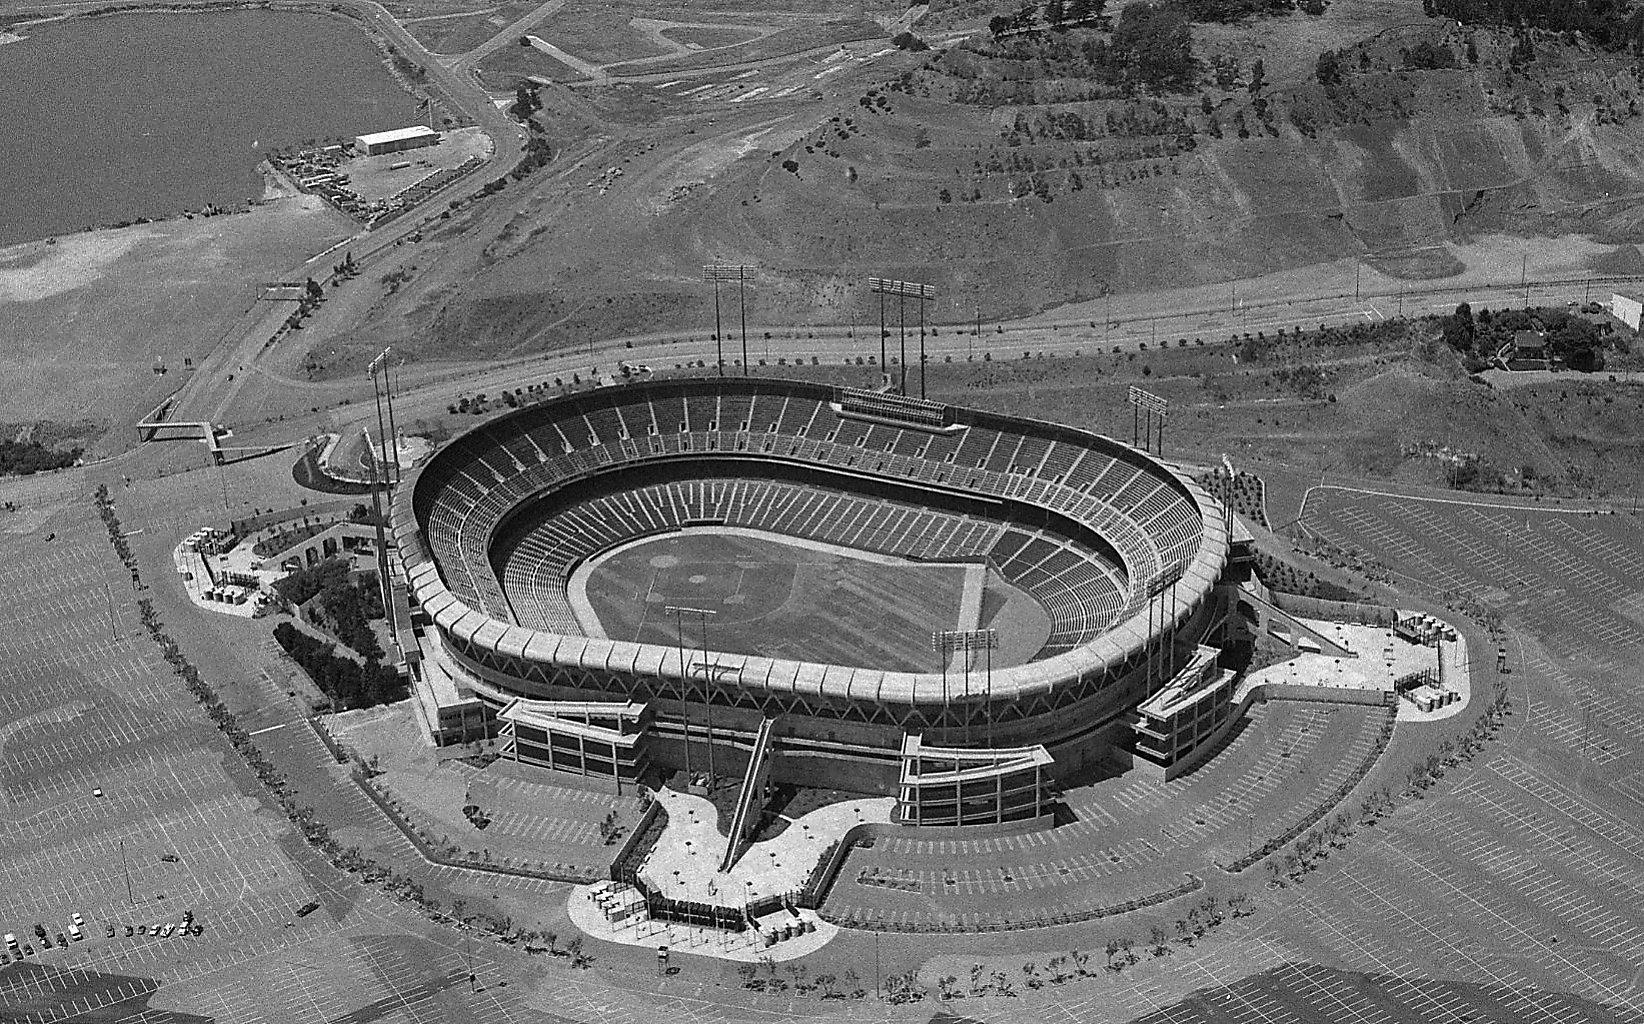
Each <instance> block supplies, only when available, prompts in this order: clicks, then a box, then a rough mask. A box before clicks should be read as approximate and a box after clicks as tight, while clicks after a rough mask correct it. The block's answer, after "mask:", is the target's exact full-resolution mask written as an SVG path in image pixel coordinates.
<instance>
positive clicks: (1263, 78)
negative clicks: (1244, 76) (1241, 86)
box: [1250, 57, 1267, 95]
mask: <svg viewBox="0 0 1644 1024" xmlns="http://www.w3.org/2000/svg"><path fill="white" fill-rule="evenodd" d="M1266 84H1267V65H1266V64H1263V63H1262V59H1261V58H1260V57H1257V58H1256V63H1254V64H1252V65H1250V93H1251V95H1255V94H1256V93H1258V92H1261V91H1262V86H1264V85H1266Z"/></svg>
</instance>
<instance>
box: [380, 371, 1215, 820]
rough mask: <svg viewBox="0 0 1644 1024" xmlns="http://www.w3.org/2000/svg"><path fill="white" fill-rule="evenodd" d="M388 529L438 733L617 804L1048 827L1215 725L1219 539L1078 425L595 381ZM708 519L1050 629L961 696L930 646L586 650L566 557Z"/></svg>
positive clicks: (418, 496)
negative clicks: (684, 796)
mask: <svg viewBox="0 0 1644 1024" xmlns="http://www.w3.org/2000/svg"><path fill="white" fill-rule="evenodd" d="M393 527H394V534H395V538H396V544H397V550H398V554H399V559H400V568H402V569H403V583H404V586H405V590H406V593H407V596H408V598H409V603H410V610H411V615H410V619H409V621H410V622H411V623H413V625H412V626H411V627H410V628H409V629H408V630H407V632H406V633H405V634H403V635H402V644H401V646H402V647H404V648H405V649H406V650H407V652H408V655H410V656H409V658H408V660H409V662H410V667H411V671H412V674H413V679H414V681H415V683H416V692H417V695H418V707H419V708H420V709H421V712H422V716H421V717H422V721H423V723H424V727H425V731H426V732H427V734H428V736H429V737H430V739H431V740H432V741H433V742H435V743H437V744H442V745H443V744H462V743H469V742H472V741H474V740H476V739H480V738H482V737H483V738H485V739H487V740H491V741H494V742H495V743H496V744H497V748H498V749H499V751H500V752H501V755H502V756H504V757H509V758H513V759H516V760H518V761H520V762H522V763H529V764H535V765H540V766H542V767H543V768H545V769H548V770H554V771H561V772H570V773H573V774H578V775H586V776H589V777H592V778H595V779H606V780H609V781H610V782H611V783H614V784H615V785H617V786H618V787H619V788H621V787H623V786H626V785H629V784H633V783H635V782H637V781H639V780H641V779H644V778H646V777H647V775H652V776H653V777H654V773H656V772H667V771H672V770H676V769H682V768H683V769H688V770H690V771H691V772H693V773H700V772H702V771H704V770H705V769H707V768H708V767H709V765H710V763H712V766H713V772H714V773H715V774H716V775H717V776H719V777H735V776H738V775H740V776H742V777H743V780H744V783H743V790H744V799H746V798H747V796H748V794H749V793H750V792H751V791H753V790H754V789H756V788H760V787H762V786H763V785H764V784H765V783H766V782H767V781H771V782H794V783H800V784H804V785H811V786H829V787H836V788H840V789H844V790H848V791H854V792H868V793H887V794H895V795H896V796H897V798H898V813H899V816H900V819H901V820H902V821H904V822H906V823H909V824H919V825H953V824H967V825H968V824H1000V823H1007V822H1021V821H1024V820H1044V818H1045V815H1046V814H1047V813H1048V811H1049V800H1050V797H1049V794H1050V793H1051V792H1052V787H1053V786H1054V784H1055V783H1056V782H1057V780H1061V779H1066V778H1069V777H1073V776H1077V775H1079V774H1080V773H1082V772H1086V771H1088V770H1090V769H1093V768H1095V767H1096V766H1098V765H1102V764H1112V763H1114V762H1118V763H1120V764H1125V765H1129V764H1132V763H1134V764H1135V765H1138V766H1140V767H1143V768H1146V769H1148V770H1151V771H1155V772H1159V773H1164V774H1166V775H1169V774H1173V773H1175V772H1178V771H1180V770H1182V769H1183V768H1185V767H1187V766H1188V765H1190V764H1192V763H1194V762H1195V761H1196V760H1198V759H1200V758H1202V757H1203V756H1204V755H1205V753H1206V752H1207V751H1208V750H1210V749H1211V748H1212V747H1213V746H1214V744H1215V743H1216V742H1218V741H1219V739H1220V738H1221V737H1222V736H1223V735H1224V734H1225V733H1226V731H1227V728H1228V727H1229V726H1230V725H1231V721H1230V720H1229V719H1230V714H1229V712H1230V707H1229V702H1228V700H1227V695H1228V693H1229V692H1230V691H1231V687H1230V686H1229V685H1227V684H1228V682H1229V680H1230V679H1231V673H1230V672H1228V671H1227V670H1226V669H1225V668H1223V667H1221V665H1220V660H1221V659H1220V657H1219V653H1220V649H1221V648H1222V647H1223V646H1225V644H1226V642H1227V635H1226V634H1227V629H1228V623H1229V616H1230V613H1231V611H1232V606H1233V604H1234V590H1235V588H1236V582H1235V578H1236V576H1237V575H1238V573H1239V572H1240V571H1242V570H1241V569H1239V568H1237V567H1236V565H1235V563H1239V562H1241V561H1242V558H1241V554H1240V546H1239V545H1238V544H1236V543H1235V542H1234V541H1233V533H1234V524H1233V519H1232V517H1231V516H1230V514H1229V513H1228V511H1227V510H1226V509H1225V508H1224V507H1223V506H1222V505H1221V504H1220V503H1219V502H1216V501H1215V500H1213V499H1212V498H1211V497H1210V496H1209V495H1208V494H1207V493H1206V492H1205V491H1204V490H1203V489H1202V488H1201V487H1199V486H1198V485H1197V484H1196V483H1194V482H1193V481H1192V480H1191V479H1189V478H1188V477H1186V476H1185V475H1183V474H1182V473H1181V472H1179V471H1178V470H1177V469H1175V468H1173V467H1172V466H1170V465H1168V464H1166V463H1165V462H1163V461H1162V460H1160V459H1157V458H1155V457H1153V456H1151V455H1149V454H1147V453H1145V452H1143V451H1140V450H1138V449H1136V448H1134V447H1131V446H1129V445H1125V444H1122V443H1120V442H1117V441H1114V440H1112V439H1110V438H1107V437H1102V436H1099V435H1096V434H1092V433H1089V432H1085V431H1080V430H1075V429H1072V428H1068V427H1063V426H1057V425H1052V424H1048V423H1042V422H1037V421H1031V420H1024V419H1017V418H1011V417H1005V416H999V415H994V414H991V413H984V412H979V411H975V410H970V409H963V408H957V407H952V406H945V405H940V404H937V403H934V402H926V401H921V400H917V399H911V398H905V397H901V396H897V395H892V394H885V393H880V392H870V391H858V390H854V389H839V388H831V387H827V386H823V385H817V384H810V383H802V382H795V381H782V380H764V379H748V378H706V379H681V380H669V381H655V382H648V383H639V384H631V385H625V386H620V387H609V388H601V389H596V390H593V391H589V392H583V393H579V394H576V395H572V396H567V397H563V398H559V399H555V400H551V401H547V402H542V403H538V404H534V405H531V406H528V407H525V408H522V409H520V410H517V411H514V412H510V413H508V414H506V415H503V416H500V417H498V418H496V419H493V420H491V421H489V422H487V423H485V424H483V425H482V426H479V427H477V428H475V429H473V430H471V431H469V432H467V433H465V434H463V435H461V436H459V437H458V438H456V439H454V440H453V441H452V442H450V443H449V444H447V445H446V446H445V447H444V448H442V449H441V450H440V451H439V452H438V453H436V454H435V455H434V457H433V458H432V459H430V460H429V461H428V462H427V463H426V464H424V465H423V466H422V467H420V468H419V469H418V470H416V471H415V472H414V473H412V474H410V475H408V477H407V478H406V480H405V481H404V483H403V484H402V486H401V487H400V489H399V491H398V492H397V494H396V495H395V498H394V502H393ZM714 527H739V528H743V529H753V530H761V531H767V532H771V533H776V534H786V535H789V536H794V537H800V538H805V539H810V540H815V541H827V542H830V543H835V544H841V545H844V546H848V547H854V548H857V549H861V550H867V551H872V552H876V553H878V554H880V555H890V556H900V557H902V558H906V559H910V560H919V561H938V562H973V563H974V562H985V563H986V564H987V565H988V566H989V568H990V570H991V571H992V572H994V573H996V574H997V575H998V576H999V577H1002V578H1003V579H1005V580H1007V581H1009V582H1010V583H1011V584H1012V585H1014V586H1015V587H1017V588H1019V589H1020V590H1023V591H1026V592H1027V593H1028V594H1029V595H1031V596H1032V597H1033V598H1034V600H1035V601H1036V602H1038V604H1039V605H1040V606H1041V607H1042V608H1043V609H1044V610H1045V612H1046V613H1047V616H1048V618H1049V623H1050V625H1049V635H1048V637H1047V639H1046V641H1045V643H1044V644H1043V646H1042V647H1040V648H1039V649H1038V650H1037V652H1035V653H1034V655H1033V656H1032V657H1029V658H1028V659H1027V660H1025V661H1023V662H1021V663H1019V664H1014V665H1009V666H1005V667H995V668H993V669H992V671H991V672H990V673H989V674H988V676H987V679H986V682H985V683H983V682H982V681H981V680H980V679H979V678H978V677H977V676H975V675H972V676H971V677H970V679H969V682H968V683H967V685H966V687H965V688H964V689H961V688H960V687H959V685H958V683H957V680H956V678H955V677H954V676H953V674H951V673H944V672H942V671H939V670H938V669H939V660H938V656H936V655H933V656H932V665H931V671H929V672H906V671H889V670H885V669H883V668H875V667H873V666H871V665H846V664H821V663H811V662H802V661H794V660H784V659H779V658H768V657H760V656H754V655H747V654H733V653H729V652H723V651H711V650H707V651H705V650H700V649H698V650H692V649H690V648H689V647H683V646H681V645H670V644H649V643H631V642H624V641H620V640H611V639H605V638H604V637H603V635H602V630H601V628H600V627H599V625H598V624H597V623H595V622H590V621H588V620H589V615H588V613H587V610H586V609H585V608H583V609H580V610H579V608H578V607H577V606H576V604H575V603H574V602H573V601H572V600H571V597H570V590H569V585H570V581H571V579H572V577H573V575H574V574H575V573H576V570H577V569H578V568H579V567H580V566H582V565H584V564H585V563H586V562H587V561H588V559H590V558H594V557H596V556H598V555H600V554H602V553H604V552H607V551H609V550H611V549H612V548H614V547H616V546H618V545H622V544H625V543H627V542H629V541H632V540H634V539H636V538H640V537H646V536H651V535H663V534H667V533H670V532H672V531H678V530H683V529H702V528H714ZM1177 703H1180V704H1181V706H1182V707H1183V708H1191V709H1192V711H1191V713H1187V714H1176V713H1175V712H1174V711H1173V710H1172V709H1173V708H1174V707H1175V705H1176V704H1177ZM1144 706H1145V708H1146V709H1147V710H1148V711H1150V712H1151V713H1148V714H1143V713H1142V711H1141V709H1143V708H1144ZM1178 721H1179V722H1180V724H1179V725H1178V724H1177V723H1178ZM710 737H711V741H710Z"/></svg>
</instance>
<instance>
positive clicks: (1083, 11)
mask: <svg viewBox="0 0 1644 1024" xmlns="http://www.w3.org/2000/svg"><path fill="white" fill-rule="evenodd" d="M1106 2H1107V0H1067V20H1068V21H1069V22H1072V23H1073V24H1076V25H1077V24H1080V23H1082V22H1086V21H1089V20H1090V19H1092V18H1099V17H1101V15H1102V8H1103V6H1105V4H1106Z"/></svg>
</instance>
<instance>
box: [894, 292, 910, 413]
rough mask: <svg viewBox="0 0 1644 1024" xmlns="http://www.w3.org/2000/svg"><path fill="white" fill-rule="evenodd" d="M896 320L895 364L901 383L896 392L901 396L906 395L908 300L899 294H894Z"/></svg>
mask: <svg viewBox="0 0 1644 1024" xmlns="http://www.w3.org/2000/svg"><path fill="white" fill-rule="evenodd" d="M896 320H897V345H898V348H897V356H896V359H897V364H898V366H899V367H900V370H899V374H898V375H899V376H900V377H901V378H902V383H901V384H900V385H899V386H898V387H897V390H898V391H900V392H901V393H902V394H904V395H905V394H907V393H908V300H907V297H906V296H904V295H903V294H902V293H901V292H897V293H896Z"/></svg>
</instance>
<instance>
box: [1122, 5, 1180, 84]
mask: <svg viewBox="0 0 1644 1024" xmlns="http://www.w3.org/2000/svg"><path fill="white" fill-rule="evenodd" d="M1112 48H1113V55H1114V57H1115V58H1117V59H1118V60H1120V61H1121V62H1123V63H1125V64H1126V65H1127V66H1128V69H1129V71H1130V73H1131V76H1132V77H1133V79H1134V80H1136V81H1138V82H1140V83H1141V84H1143V85H1146V86H1148V87H1149V88H1152V89H1156V90H1161V91H1163V90H1180V89H1183V88H1185V87H1186V86H1187V85H1188V84H1190V83H1191V82H1192V79H1193V32H1192V29H1191V27H1190V26H1189V24H1188V21H1187V17H1186V16H1185V15H1183V14H1182V13H1181V12H1180V11H1179V10H1177V9H1176V8H1174V7H1169V6H1166V5H1164V4H1156V3H1146V2H1142V3H1133V4H1131V5H1130V6H1128V7H1126V8H1125V9H1124V11H1123V12H1122V13H1121V14H1120V15H1119V24H1118V27H1117V28H1115V29H1114V31H1113V42H1112Z"/></svg>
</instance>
